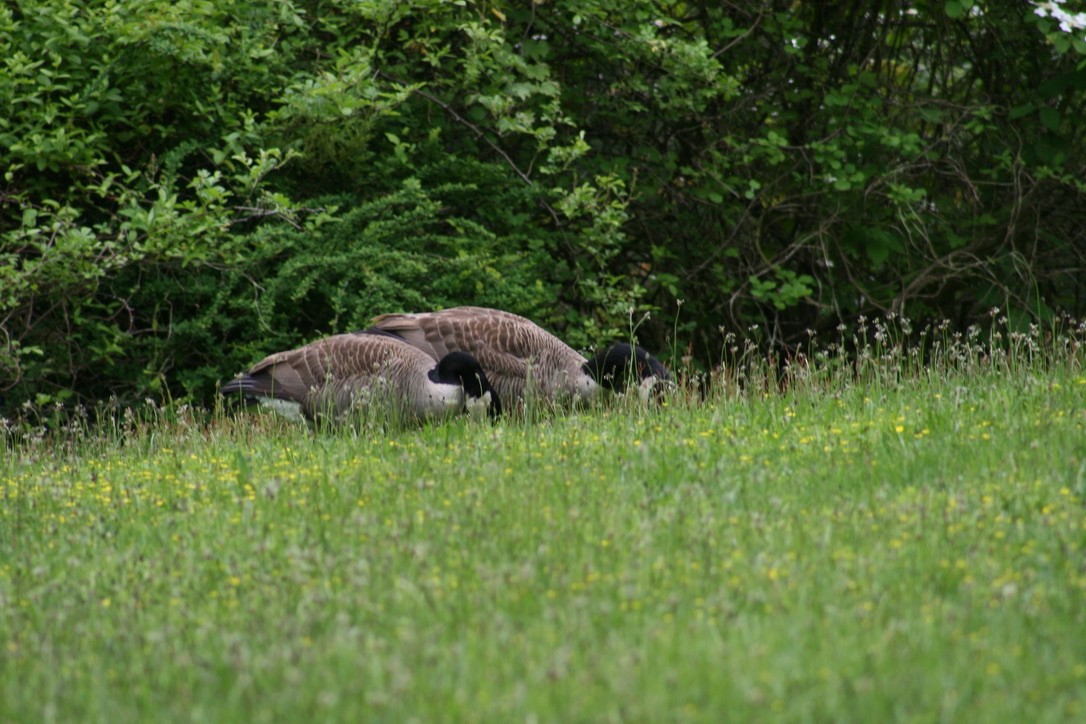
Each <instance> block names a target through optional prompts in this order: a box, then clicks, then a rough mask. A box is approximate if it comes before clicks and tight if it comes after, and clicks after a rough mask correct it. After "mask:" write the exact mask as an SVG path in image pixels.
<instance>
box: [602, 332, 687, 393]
mask: <svg viewBox="0 0 1086 724" xmlns="http://www.w3.org/2000/svg"><path fill="white" fill-rule="evenodd" d="M584 369H585V371H586V372H587V373H588V374H590V375H591V376H592V379H594V380H596V382H597V383H598V384H600V385H601V386H603V387H606V388H607V389H609V390H612V391H614V392H620V393H621V392H625V391H626V390H627V388H628V387H629V386H630V385H631V384H639V385H640V387H641V390H642V394H643V396H645V397H647V396H648V394H649V392H650V391H651V389H652V387H653V385H654V384H655V383H656V382H657V381H660V382H670V381H671V373H670V372H668V371H667V367H664V364H663V363H662V362H661V361H660V360H658V359H656V358H655V357H653V356H652V355H651V354H649V353H648V352H646V351H645V350H644V349H642V348H641V347H638V346H636V345H630V344H626V343H625V342H619V343H617V344H612V345H611V346H609V347H606V348H605V349H603V350H601V351H600V352H599V353H598V354H597V355H596V356H595V357H593V358H592V359H590V360H588V362H586V363H585V365H584Z"/></svg>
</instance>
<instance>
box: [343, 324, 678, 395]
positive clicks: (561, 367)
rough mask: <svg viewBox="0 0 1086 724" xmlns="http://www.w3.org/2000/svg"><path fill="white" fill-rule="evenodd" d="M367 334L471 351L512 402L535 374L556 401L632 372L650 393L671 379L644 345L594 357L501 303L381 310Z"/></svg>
mask: <svg viewBox="0 0 1086 724" xmlns="http://www.w3.org/2000/svg"><path fill="white" fill-rule="evenodd" d="M362 334H371V335H372V334H382V335H394V336H396V337H399V338H400V339H402V340H404V341H405V342H407V343H408V344H410V345H412V346H413V347H417V348H418V349H420V350H422V351H423V352H425V353H426V354H428V355H429V356H430V357H431V358H432V359H439V358H440V357H441V356H442V355H446V354H448V353H450V352H469V353H471V354H472V355H474V356H475V358H476V359H478V360H479V363H480V364H481V365H482V366H483V369H485V370H486V372H487V374H488V375H489V377H490V379H491V382H492V384H493V385H494V389H495V390H497V392H498V396H499V397H501V399H503V400H505V401H506V404H509V403H510V402H511V401H512V402H521V401H523V399H524V393H525V388H526V387H527V386H528V380H529V379H531V380H532V385H533V386H534V389H535V390H537V391H538V393H539V394H540V395H541V396H542V397H543V398H544V399H547V400H552V401H553V400H560V399H569V398H573V399H585V398H588V397H591V396H592V395H593V394H594V393H595V391H596V389H597V387H598V386H599V385H603V386H605V387H607V388H609V389H611V390H616V391H624V390H625V389H626V384H625V383H626V382H628V381H629V375H630V374H631V373H632V374H633V375H635V376H636V378H637V379H638V380H640V381H641V393H642V396H644V397H647V396H648V394H649V392H650V390H651V389H652V386H653V385H654V384H655V383H656V381H657V380H670V379H671V375H670V374H669V373H668V371H667V368H665V367H664V365H663V364H661V363H660V361H659V360H658V359H656V358H655V357H653V356H652V355H650V354H649V353H648V352H646V351H645V350H643V349H641V348H640V347H633V346H631V345H628V344H615V345H612V346H610V347H608V348H606V349H604V350H603V351H601V352H600V353H599V354H597V355H596V356H595V357H593V358H592V359H591V360H588V359H585V358H584V357H583V356H582V355H581V354H580V353H578V352H577V351H576V350H575V349H573V348H572V347H570V346H569V345H567V344H566V343H565V342H563V341H562V340H560V339H558V338H557V337H555V336H554V335H553V334H551V333H550V332H547V331H546V330H544V329H543V328H542V327H540V326H539V325H537V324H535V323H534V322H532V321H530V320H528V319H525V318H524V317H521V316H518V315H516V314H510V313H509V312H503V311H500V310H498V309H486V308H483V307H454V308H452V309H445V310H442V311H438V312H422V313H419V314H382V315H381V316H379V317H376V318H375V319H374V320H373V326H372V327H370V328H369V329H366V330H363V331H362Z"/></svg>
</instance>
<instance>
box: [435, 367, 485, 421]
mask: <svg viewBox="0 0 1086 724" xmlns="http://www.w3.org/2000/svg"><path fill="white" fill-rule="evenodd" d="M430 379H431V380H433V381H434V382H440V383H442V384H447V385H460V387H461V388H462V389H463V390H464V396H465V397H466V398H467V399H466V400H465V402H466V406H467V407H468V408H472V407H475V406H476V405H479V404H483V405H485V406H486V408H487V414H489V415H490V417H491V418H496V417H498V416H500V415H501V414H502V403H501V400H500V399H499V398H498V393H497V391H496V390H495V389H494V388H493V387H491V386H490V380H488V379H487V378H486V373H485V372H483V367H482V365H480V364H479V360H477V359H475V357H474V356H473V355H471V354H469V353H467V352H450V353H449V354H447V355H445V356H444V357H442V358H441V361H440V362H438V363H437V367H435V368H434V369H433V370H431V371H430Z"/></svg>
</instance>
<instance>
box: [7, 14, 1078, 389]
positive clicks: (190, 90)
mask: <svg viewBox="0 0 1086 724" xmlns="http://www.w3.org/2000/svg"><path fill="white" fill-rule="evenodd" d="M1034 10H1035V7H1034V5H1032V4H1029V3H1020V2H1011V1H1010V0H992V1H991V2H980V1H976V0H951V1H950V2H942V1H940V2H935V3H926V2H921V3H903V2H896V1H893V0H890V1H883V2H872V3H852V4H851V5H848V6H847V7H842V6H841V5H840V4H839V3H830V2H827V1H825V0H814V1H810V2H806V1H805V2H798V3H797V2H791V1H789V2H783V1H782V0H766V1H763V2H757V3H746V4H734V5H733V4H729V3H710V2H673V1H671V0H657V1H655V2H653V1H649V0H578V1H577V2H573V1H572V0H553V1H551V2H543V3H535V2H533V3H512V2H501V1H499V0H494V1H491V2H486V1H480V2H468V1H466V0H463V1H460V2H446V1H444V0H413V1H409V2H408V1H404V0H370V1H369V2H355V1H353V0H352V1H349V2H348V1H347V0H288V1H285V2H276V3H263V2H253V1H252V0H227V1H225V2H207V1H205V0H181V1H180V2H172V1H171V2H165V1H164V0H136V1H132V2H117V1H116V0H50V1H49V2H44V1H42V0H19V1H17V2H14V3H6V4H4V5H3V7H0V48H3V50H4V52H3V53H0V107H2V108H3V109H4V111H3V112H2V113H0V170H2V171H3V178H2V180H0V394H4V395H5V396H6V398H7V405H8V407H14V406H15V405H17V404H18V403H20V402H21V401H23V400H31V401H37V402H49V401H58V400H59V401H65V400H69V399H82V400H87V399H100V398H104V397H106V396H108V395H111V394H115V395H119V396H121V397H123V398H132V397H134V396H142V395H147V394H153V395H156V396H158V395H164V394H166V393H167V392H168V393H169V394H171V395H173V396H174V397H177V396H189V395H191V396H195V397H196V398H197V399H207V396H208V395H209V394H210V393H211V391H212V390H213V388H214V381H215V380H216V379H220V378H223V377H226V376H228V375H230V374H232V373H233V372H235V371H237V370H238V369H239V368H240V367H242V366H244V365H245V364H247V363H248V362H251V361H252V360H253V359H254V358H255V357H257V356H259V355H260V354H261V353H263V352H267V351H270V350H271V349H273V348H275V347H279V346H282V345H291V344H296V343H300V342H302V341H305V340H309V339H312V338H314V337H316V336H319V335H321V334H327V333H330V332H335V331H343V330H344V329H345V328H346V327H350V326H361V325H362V324H364V322H365V320H366V319H367V318H368V317H370V316H371V315H373V314H376V313H380V312H386V311H398V310H402V309H412V308H422V307H436V306H443V305H449V304H464V303H481V304H492V305H496V306H501V307H505V308H507V309H510V310H511V311H517V312H522V313H527V314H530V315H531V316H533V317H534V318H536V319H537V320H538V321H540V322H541V323H544V324H546V325H547V326H549V327H551V328H553V329H554V330H555V331H557V332H559V333H561V334H562V335H563V336H564V337H565V338H566V339H568V341H570V342H571V343H572V344H575V345H579V346H583V345H587V344H592V343H597V342H600V341H604V340H606V339H608V338H611V337H615V336H617V335H620V334H624V333H627V331H628V329H629V327H630V325H631V324H638V323H640V322H642V320H643V312H646V311H655V312H657V313H656V314H654V315H653V316H652V318H651V319H648V320H647V321H644V322H643V323H640V325H639V327H638V333H639V334H640V335H641V337H642V339H643V341H645V342H646V343H647V344H648V345H649V346H651V347H653V348H654V349H655V350H656V351H658V352H661V353H663V354H664V356H665V357H666V356H669V354H672V353H673V356H681V355H682V354H684V353H687V352H689V353H691V354H692V355H693V357H694V358H695V359H697V360H699V362H700V363H701V364H703V365H711V364H712V363H714V362H715V361H717V360H716V358H715V357H714V355H715V350H717V349H719V347H720V341H721V329H723V330H724V331H733V332H745V331H746V330H747V329H748V328H749V327H750V326H751V325H754V324H757V325H758V326H759V330H760V333H761V334H764V335H765V340H766V341H773V342H775V343H782V344H786V345H792V344H795V343H797V342H800V341H802V340H803V339H805V330H807V329H812V330H824V329H831V328H833V327H835V326H836V325H837V324H838V323H839V321H840V320H841V319H850V318H853V317H854V316H856V315H858V314H864V313H866V314H871V313H874V312H885V311H888V310H893V311H896V312H899V313H904V314H907V315H909V316H911V317H912V318H914V319H928V318H947V319H952V320H955V322H956V323H959V324H961V325H962V326H963V327H964V325H965V324H967V323H969V322H972V321H975V320H976V319H977V318H978V317H980V316H983V315H984V314H986V313H987V310H988V309H989V308H990V307H992V306H1000V307H1001V308H1004V309H1006V310H1008V313H1009V314H1010V315H1011V318H1012V321H1014V322H1015V323H1016V324H1024V323H1025V322H1026V321H1027V320H1030V319H1032V320H1041V321H1044V320H1047V319H1048V318H1049V317H1051V315H1052V313H1053V310H1057V309H1061V308H1062V309H1067V310H1070V311H1072V312H1076V313H1078V312H1081V311H1083V309H1082V308H1083V305H1084V304H1086V296H1084V291H1086V290H1084V289H1083V282H1082V279H1083V274H1082V273H1081V269H1082V268H1083V261H1084V260H1083V258H1082V255H1083V252H1082V251H1081V250H1082V249H1084V248H1086V243H1083V241H1084V240H1083V238H1082V235H1083V233H1084V227H1083V225H1082V224H1081V223H1080V221H1079V218H1078V216H1079V209H1080V208H1081V205H1082V201H1083V192H1084V191H1086V187H1084V186H1083V182H1082V179H1083V178H1086V156H1084V154H1086V145H1084V144H1083V143H1082V136H1083V131H1084V129H1086V112H1084V108H1083V100H1084V98H1086V95H1084V93H1083V90H1084V88H1086V68H1083V67H1082V63H1081V58H1082V57H1083V51H1084V49H1086V44H1084V43H1083V42H1082V39H1081V35H1082V31H1081V28H1078V27H1076V26H1075V25H1074V23H1071V24H1068V23H1067V21H1064V23H1065V25H1064V27H1063V28H1061V27H1060V26H1059V21H1058V19H1057V18H1053V17H1047V16H1046V14H1045V12H1042V13H1041V14H1038V13H1036V12H1034ZM1046 12H1048V14H1049V15H1051V8H1050V10H1049V11H1046Z"/></svg>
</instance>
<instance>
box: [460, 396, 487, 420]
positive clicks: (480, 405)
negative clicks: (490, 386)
mask: <svg viewBox="0 0 1086 724" xmlns="http://www.w3.org/2000/svg"><path fill="white" fill-rule="evenodd" d="M464 407H465V408H467V411H468V414H470V415H471V416H472V417H484V416H485V415H486V414H487V412H489V411H490V393H489V392H486V393H484V394H483V396H482V397H468V398H467V399H466V400H465V401H464Z"/></svg>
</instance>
